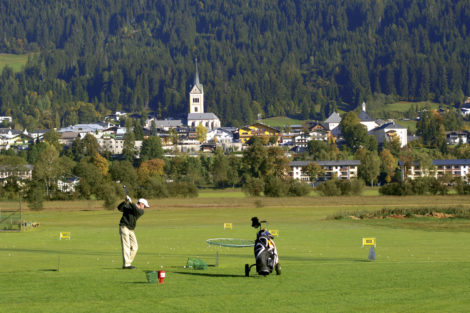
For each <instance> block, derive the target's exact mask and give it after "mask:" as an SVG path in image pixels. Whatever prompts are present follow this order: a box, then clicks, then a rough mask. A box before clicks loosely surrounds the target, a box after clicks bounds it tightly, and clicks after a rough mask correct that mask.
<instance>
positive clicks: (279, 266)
mask: <svg viewBox="0 0 470 313" xmlns="http://www.w3.org/2000/svg"><path fill="white" fill-rule="evenodd" d="M274 269H275V270H276V275H281V264H279V263H277V264H276V266H274Z"/></svg>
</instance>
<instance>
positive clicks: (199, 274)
mask: <svg viewBox="0 0 470 313" xmlns="http://www.w3.org/2000/svg"><path fill="white" fill-rule="evenodd" d="M173 273H175V274H182V275H194V276H205V277H245V275H234V274H215V273H196V272H173Z"/></svg>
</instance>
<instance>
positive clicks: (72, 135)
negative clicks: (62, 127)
mask: <svg viewBox="0 0 470 313" xmlns="http://www.w3.org/2000/svg"><path fill="white" fill-rule="evenodd" d="M77 138H80V133H77V132H73V131H66V132H63V133H60V138H59V143H60V144H62V145H64V146H67V147H69V146H71V145H72V144H73V142H74V141H75V140H76V139H77Z"/></svg>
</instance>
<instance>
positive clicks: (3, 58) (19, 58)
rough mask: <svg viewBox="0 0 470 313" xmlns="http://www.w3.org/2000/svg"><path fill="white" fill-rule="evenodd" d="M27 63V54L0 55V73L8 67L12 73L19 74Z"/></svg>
mask: <svg viewBox="0 0 470 313" xmlns="http://www.w3.org/2000/svg"><path fill="white" fill-rule="evenodd" d="M27 61H28V54H4V53H0V72H1V71H2V70H3V68H4V67H5V66H6V65H8V66H9V67H11V68H12V69H13V71H14V72H19V71H20V70H21V68H22V67H23V66H25V64H26V62H27Z"/></svg>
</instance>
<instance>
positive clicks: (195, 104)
mask: <svg viewBox="0 0 470 313" xmlns="http://www.w3.org/2000/svg"><path fill="white" fill-rule="evenodd" d="M189 113H204V88H203V86H202V84H201V83H200V82H199V73H198V70H197V58H196V75H194V86H193V88H192V89H191V91H190V92H189Z"/></svg>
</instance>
